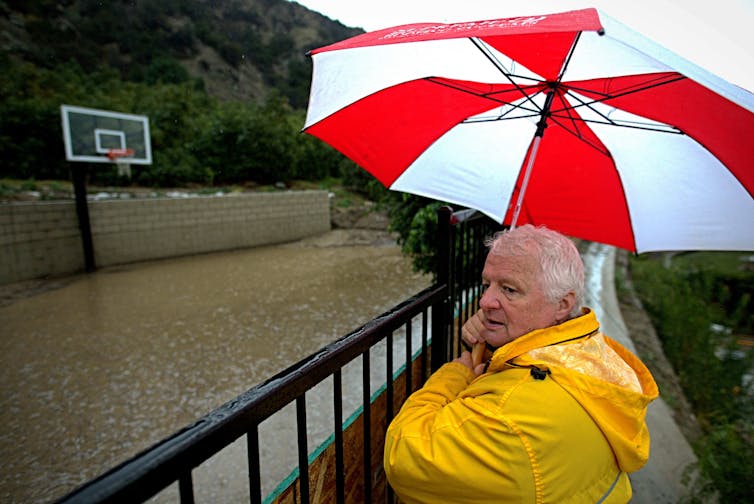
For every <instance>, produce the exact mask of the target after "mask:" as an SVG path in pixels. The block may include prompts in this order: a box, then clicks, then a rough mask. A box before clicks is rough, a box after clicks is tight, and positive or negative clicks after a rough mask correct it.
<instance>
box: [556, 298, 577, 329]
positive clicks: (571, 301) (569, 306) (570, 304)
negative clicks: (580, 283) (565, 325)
mask: <svg viewBox="0 0 754 504" xmlns="http://www.w3.org/2000/svg"><path fill="white" fill-rule="evenodd" d="M575 305H576V293H575V292H573V291H568V293H566V295H565V296H563V297H562V298H560V300H559V301H558V310H557V312H556V313H555V316H556V318H557V320H558V323H560V322H565V321H566V320H568V319H569V318H571V311H573V308H574V306H575Z"/></svg>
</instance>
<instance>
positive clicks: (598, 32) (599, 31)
mask: <svg viewBox="0 0 754 504" xmlns="http://www.w3.org/2000/svg"><path fill="white" fill-rule="evenodd" d="M604 34H605V29H604V28H600V29H599V30H597V35H599V36H600V37H601V36H603V35H604Z"/></svg>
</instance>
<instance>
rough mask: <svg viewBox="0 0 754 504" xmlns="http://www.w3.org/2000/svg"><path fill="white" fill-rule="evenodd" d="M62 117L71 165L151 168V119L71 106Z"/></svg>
mask: <svg viewBox="0 0 754 504" xmlns="http://www.w3.org/2000/svg"><path fill="white" fill-rule="evenodd" d="M60 115H61V118H62V120H63V140H64V141H65V158H66V159H67V160H68V161H86V162H89V163H114V162H127V163H129V164H142V165H148V164H152V149H151V144H150V137H149V118H148V117H146V116H140V115H133V114H123V113H120V112H110V111H107V110H97V109H91V108H85V107H74V106H71V105H61V106H60ZM124 153H125V154H126V155H125V156H124ZM114 154H115V155H114Z"/></svg>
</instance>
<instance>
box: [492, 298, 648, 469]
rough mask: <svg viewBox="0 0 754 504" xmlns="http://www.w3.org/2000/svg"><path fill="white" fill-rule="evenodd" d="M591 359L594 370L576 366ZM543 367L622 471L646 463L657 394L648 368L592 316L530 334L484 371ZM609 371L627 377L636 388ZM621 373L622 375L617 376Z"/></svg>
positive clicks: (508, 347) (500, 351)
mask: <svg viewBox="0 0 754 504" xmlns="http://www.w3.org/2000/svg"><path fill="white" fill-rule="evenodd" d="M590 359H591V360H592V361H593V363H594V364H595V366H594V367H590V366H577V365H574V363H577V362H583V361H584V360H590ZM520 366H524V367H531V368H532V369H534V368H537V369H547V370H548V371H549V373H548V374H549V376H550V377H551V378H552V380H553V381H555V382H556V383H557V384H558V385H560V386H561V387H563V388H564V389H565V390H566V391H567V392H568V393H570V394H571V395H572V396H573V397H574V398H575V399H576V400H577V401H578V402H579V403H580V404H581V405H582V406H583V407H584V409H585V410H586V411H587V412H588V413H589V415H590V416H591V417H592V419H593V420H594V422H595V423H596V424H597V425H598V427H599V428H600V430H601V431H602V432H603V434H604V435H605V438H606V439H607V440H608V442H609V443H610V446H611V448H612V450H613V453H614V454H615V457H616V460H617V461H618V465H619V466H620V468H621V470H623V471H625V472H633V471H637V470H638V469H640V468H641V467H642V466H644V464H645V463H646V462H647V460H648V459H649V444H650V443H649V431H648V429H647V424H646V422H645V418H646V413H647V406H648V405H649V403H650V402H652V401H653V400H654V399H656V398H657V397H658V395H659V391H658V389H657V384H656V383H655V381H654V378H653V377H652V374H651V373H650V372H649V370H648V369H647V367H646V366H645V365H644V363H642V362H641V361H640V360H639V359H638V358H637V357H636V356H635V355H634V354H633V353H631V352H630V351H629V350H628V349H626V348H625V347H623V346H622V345H620V344H619V343H618V342H616V341H614V340H612V339H610V338H609V337H607V336H605V335H603V334H601V333H600V332H599V323H598V321H597V318H596V317H595V315H594V312H593V311H591V310H589V309H584V310H583V315H581V316H580V317H576V318H574V319H571V320H568V321H566V322H564V323H562V324H559V325H557V326H553V327H547V328H544V329H538V330H535V331H532V332H530V333H528V334H526V335H524V336H521V337H520V338H518V339H516V340H514V341H512V342H510V343H508V344H506V345H504V346H502V347H500V348H499V349H497V351H495V353H494V354H493V356H492V360H491V361H490V365H489V367H488V370H487V371H488V372H496V371H503V370H504V369H506V368H509V367H520ZM611 370H613V371H614V370H620V371H621V372H622V373H623V374H624V375H625V374H626V373H627V374H630V375H631V380H632V381H633V382H634V383H636V384H637V386H636V387H631V386H627V385H626V381H625V380H620V379H616V378H615V374H613V373H611ZM619 374H620V373H619Z"/></svg>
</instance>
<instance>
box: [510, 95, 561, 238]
mask: <svg viewBox="0 0 754 504" xmlns="http://www.w3.org/2000/svg"><path fill="white" fill-rule="evenodd" d="M549 86H550V92H549V93H548V94H547V99H546V100H545V106H544V107H542V112H541V118H540V119H539V123H537V131H536V133H534V144H533V145H532V147H531V156H529V162H528V163H526V170H525V171H524V180H523V181H522V182H521V191H520V192H519V193H518V199H517V200H516V208H515V209H514V211H513V219H511V229H516V222H518V214H519V213H521V206H522V204H523V202H524V194H526V186H528V185H529V176H531V169H532V167H533V166H534V160H535V159H537V151H538V150H539V142H541V141H542V136H544V134H545V128H546V127H547V117H548V116H549V115H550V108H551V107H552V100H553V98H555V89H556V88H557V86H558V83H557V82H551V83H549Z"/></svg>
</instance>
